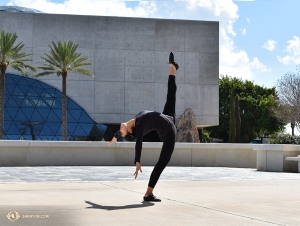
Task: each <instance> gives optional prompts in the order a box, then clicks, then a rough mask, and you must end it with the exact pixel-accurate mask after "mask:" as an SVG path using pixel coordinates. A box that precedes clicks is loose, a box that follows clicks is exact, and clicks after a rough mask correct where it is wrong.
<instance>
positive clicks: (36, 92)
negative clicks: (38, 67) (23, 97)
mask: <svg viewBox="0 0 300 226" xmlns="http://www.w3.org/2000/svg"><path fill="white" fill-rule="evenodd" d="M42 91H43V90H42V89H39V88H33V87H30V88H29V89H28V91H27V95H28V96H37V97H39V96H40V95H41V94H42Z"/></svg>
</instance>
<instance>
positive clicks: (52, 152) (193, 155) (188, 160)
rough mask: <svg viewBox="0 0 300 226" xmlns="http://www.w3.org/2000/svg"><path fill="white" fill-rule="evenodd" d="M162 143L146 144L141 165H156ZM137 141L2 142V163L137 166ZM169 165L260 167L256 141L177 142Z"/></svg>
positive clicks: (12, 164)
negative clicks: (221, 142)
mask: <svg viewBox="0 0 300 226" xmlns="http://www.w3.org/2000/svg"><path fill="white" fill-rule="evenodd" d="M161 146H162V143H143V151H142V157H141V164H142V165H143V166H153V165H155V164H156V162H157V160H158V158H159V155H160V150H161ZM134 147H135V143H132V142H128V143H127V142H120V143H115V144H113V145H111V146H108V145H107V142H70V141H66V142H64V141H57V142H56V141H0V166H77V165H80V166H133V165H134V164H133V162H134ZM169 166H202V167H240V168H256V151H254V150H253V145H252V144H196V143H176V145H175V150H174V153H173V155H172V159H171V161H170V163H169Z"/></svg>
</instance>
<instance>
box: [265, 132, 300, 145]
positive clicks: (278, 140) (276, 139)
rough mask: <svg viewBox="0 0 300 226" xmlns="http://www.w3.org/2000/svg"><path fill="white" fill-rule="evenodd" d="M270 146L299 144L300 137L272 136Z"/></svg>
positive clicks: (287, 135)
mask: <svg viewBox="0 0 300 226" xmlns="http://www.w3.org/2000/svg"><path fill="white" fill-rule="evenodd" d="M270 143H271V144H300V136H292V135H289V134H283V135H276V136H272V137H271V139H270Z"/></svg>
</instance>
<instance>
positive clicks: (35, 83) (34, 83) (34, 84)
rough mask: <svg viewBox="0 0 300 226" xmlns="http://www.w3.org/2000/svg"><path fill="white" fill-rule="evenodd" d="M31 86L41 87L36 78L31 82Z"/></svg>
mask: <svg viewBox="0 0 300 226" xmlns="http://www.w3.org/2000/svg"><path fill="white" fill-rule="evenodd" d="M31 86H32V87H34V88H40V89H41V88H42V86H41V84H40V81H38V80H34V82H33V83H32V84H31Z"/></svg>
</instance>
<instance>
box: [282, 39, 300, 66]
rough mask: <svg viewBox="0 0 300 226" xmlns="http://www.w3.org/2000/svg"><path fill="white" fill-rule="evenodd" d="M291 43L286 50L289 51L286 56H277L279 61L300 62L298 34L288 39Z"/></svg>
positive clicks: (286, 62)
mask: <svg viewBox="0 0 300 226" xmlns="http://www.w3.org/2000/svg"><path fill="white" fill-rule="evenodd" d="M287 43H288V44H289V45H288V46H287V47H286V49H285V50H284V52H286V53H287V55H286V56H284V57H280V56H277V59H278V60H279V62H281V63H282V64H284V65H288V64H300V39H299V37H297V36H293V39H292V40H289V41H287Z"/></svg>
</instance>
